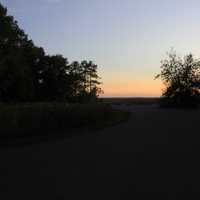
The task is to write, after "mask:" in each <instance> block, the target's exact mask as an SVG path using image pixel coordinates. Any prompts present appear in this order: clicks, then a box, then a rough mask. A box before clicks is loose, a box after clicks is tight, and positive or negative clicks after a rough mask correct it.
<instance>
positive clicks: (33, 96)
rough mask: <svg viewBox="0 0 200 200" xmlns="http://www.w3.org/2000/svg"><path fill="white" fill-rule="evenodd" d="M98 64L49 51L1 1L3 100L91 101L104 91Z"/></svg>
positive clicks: (0, 91)
mask: <svg viewBox="0 0 200 200" xmlns="http://www.w3.org/2000/svg"><path fill="white" fill-rule="evenodd" d="M97 68H98V66H97V65H95V64H94V63H93V62H92V61H82V62H80V63H79V62H78V61H75V62H72V63H71V64H69V62H68V60H67V59H66V58H64V57H63V56H62V55H52V56H51V55H47V54H46V53H45V51H44V49H43V48H42V47H37V46H36V45H35V44H34V43H33V41H32V40H30V39H29V38H28V36H27V35H26V34H25V33H24V31H23V30H22V29H20V28H19V26H18V23H17V21H16V20H14V17H12V16H9V15H8V14H7V9H6V8H5V7H3V6H2V5H1V4H0V101H1V102H25V101H26V102H30V101H71V102H74V101H76V102H77V101H79V102H80V101H89V100H91V99H96V98H97V97H98V95H99V94H100V93H101V92H102V90H101V89H100V88H99V85H100V84H101V83H100V82H99V79H100V77H99V76H98V72H97Z"/></svg>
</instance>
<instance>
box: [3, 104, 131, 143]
mask: <svg viewBox="0 0 200 200" xmlns="http://www.w3.org/2000/svg"><path fill="white" fill-rule="evenodd" d="M128 117H129V113H128V112H126V111H122V110H116V109H113V108H112V107H111V106H110V104H105V103H94V104H84V105H83V104H66V103H34V104H18V105H3V104H2V105H0V122H1V123H0V139H1V141H3V140H7V139H11V138H12V139H13V138H17V139H18V138H30V137H33V136H39V137H41V136H42V137H46V136H50V135H53V136H56V137H57V136H59V134H60V133H62V134H63V133H64V135H66V136H71V135H70V134H71V132H73V131H71V130H83V129H84V130H85V129H92V130H96V129H100V128H104V127H107V126H110V125H113V124H116V123H119V122H121V121H125V120H127V119H128ZM77 132H80V133H81V131H77Z"/></svg>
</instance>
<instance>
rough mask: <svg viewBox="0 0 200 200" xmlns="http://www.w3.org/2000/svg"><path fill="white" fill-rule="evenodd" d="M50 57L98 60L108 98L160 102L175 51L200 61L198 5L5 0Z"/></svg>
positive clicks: (156, 0)
mask: <svg viewBox="0 0 200 200" xmlns="http://www.w3.org/2000/svg"><path fill="white" fill-rule="evenodd" d="M1 3H2V4H3V5H5V6H6V7H7V8H8V11H9V14H11V15H14V16H15V19H17V20H18V22H19V25H20V27H22V28H23V29H24V30H25V32H26V33H27V34H28V35H29V36H30V38H31V39H33V41H34V42H35V44H36V45H38V46H42V47H44V48H45V50H46V52H47V53H49V54H63V55H64V56H65V57H67V58H68V59H69V61H73V60H83V59H88V60H93V61H94V62H96V63H97V64H98V65H99V72H100V75H101V76H102V77H103V79H102V81H103V83H104V85H103V89H104V90H105V96H157V95H159V94H160V93H161V91H160V89H161V84H160V82H159V81H154V80H153V78H154V75H155V74H156V73H158V72H159V67H160V60H161V59H162V58H165V53H166V51H168V50H170V48H171V47H174V48H175V49H176V51H177V52H178V53H180V55H181V56H182V55H184V54H186V53H190V52H192V53H194V55H195V56H197V57H200V23H199V19H200V12H199V8H200V1H199V0H190V1H189V0H1Z"/></svg>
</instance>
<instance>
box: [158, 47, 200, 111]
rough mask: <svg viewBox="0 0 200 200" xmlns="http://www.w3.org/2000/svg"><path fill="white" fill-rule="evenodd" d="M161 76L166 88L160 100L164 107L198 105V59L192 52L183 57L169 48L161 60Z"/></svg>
mask: <svg viewBox="0 0 200 200" xmlns="http://www.w3.org/2000/svg"><path fill="white" fill-rule="evenodd" d="M161 63H162V65H161V73H160V74H158V75H157V76H156V77H155V78H156V79H157V78H161V80H162V81H163V83H164V85H165V86H166V88H165V89H164V90H163V94H162V98H161V100H160V104H161V106H164V107H185V108H192V107H196V106H197V105H198V97H199V94H200V61H199V60H197V59H194V57H193V55H192V54H188V55H186V56H185V57H184V58H183V59H181V58H180V57H178V56H177V54H176V52H174V51H173V50H171V52H170V53H168V59H165V60H162V61H161Z"/></svg>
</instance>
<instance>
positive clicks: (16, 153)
mask: <svg viewBox="0 0 200 200" xmlns="http://www.w3.org/2000/svg"><path fill="white" fill-rule="evenodd" d="M121 109H128V110H130V111H131V112H132V116H131V118H130V120H129V121H128V122H126V123H123V124H119V125H117V126H114V127H110V128H107V129H105V130H101V131H97V132H94V133H93V134H91V133H85V135H84V136H75V137H73V138H71V139H65V140H57V141H54V142H49V143H42V144H35V145H32V146H29V147H24V148H6V149H0V199H2V200H6V199H20V200H22V199H26V200H27V199H29V200H31V199H70V200H71V199H94V200H95V199H101V200H102V199H115V200H116V199H133V198H135V199H151V198H152V199H178V198H180V199H183V197H184V198H186V199H194V198H193V197H192V195H198V192H199V191H200V189H199V188H200V183H199V177H200V164H199V163H200V162H199V161H200V136H199V135H200V130H199V124H200V111H187V110H185V111H184V110H164V109H163V110H162V109H158V108H155V107H152V106H137V107H134V106H129V107H126V106H125V107H121ZM197 199H199V198H197Z"/></svg>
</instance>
